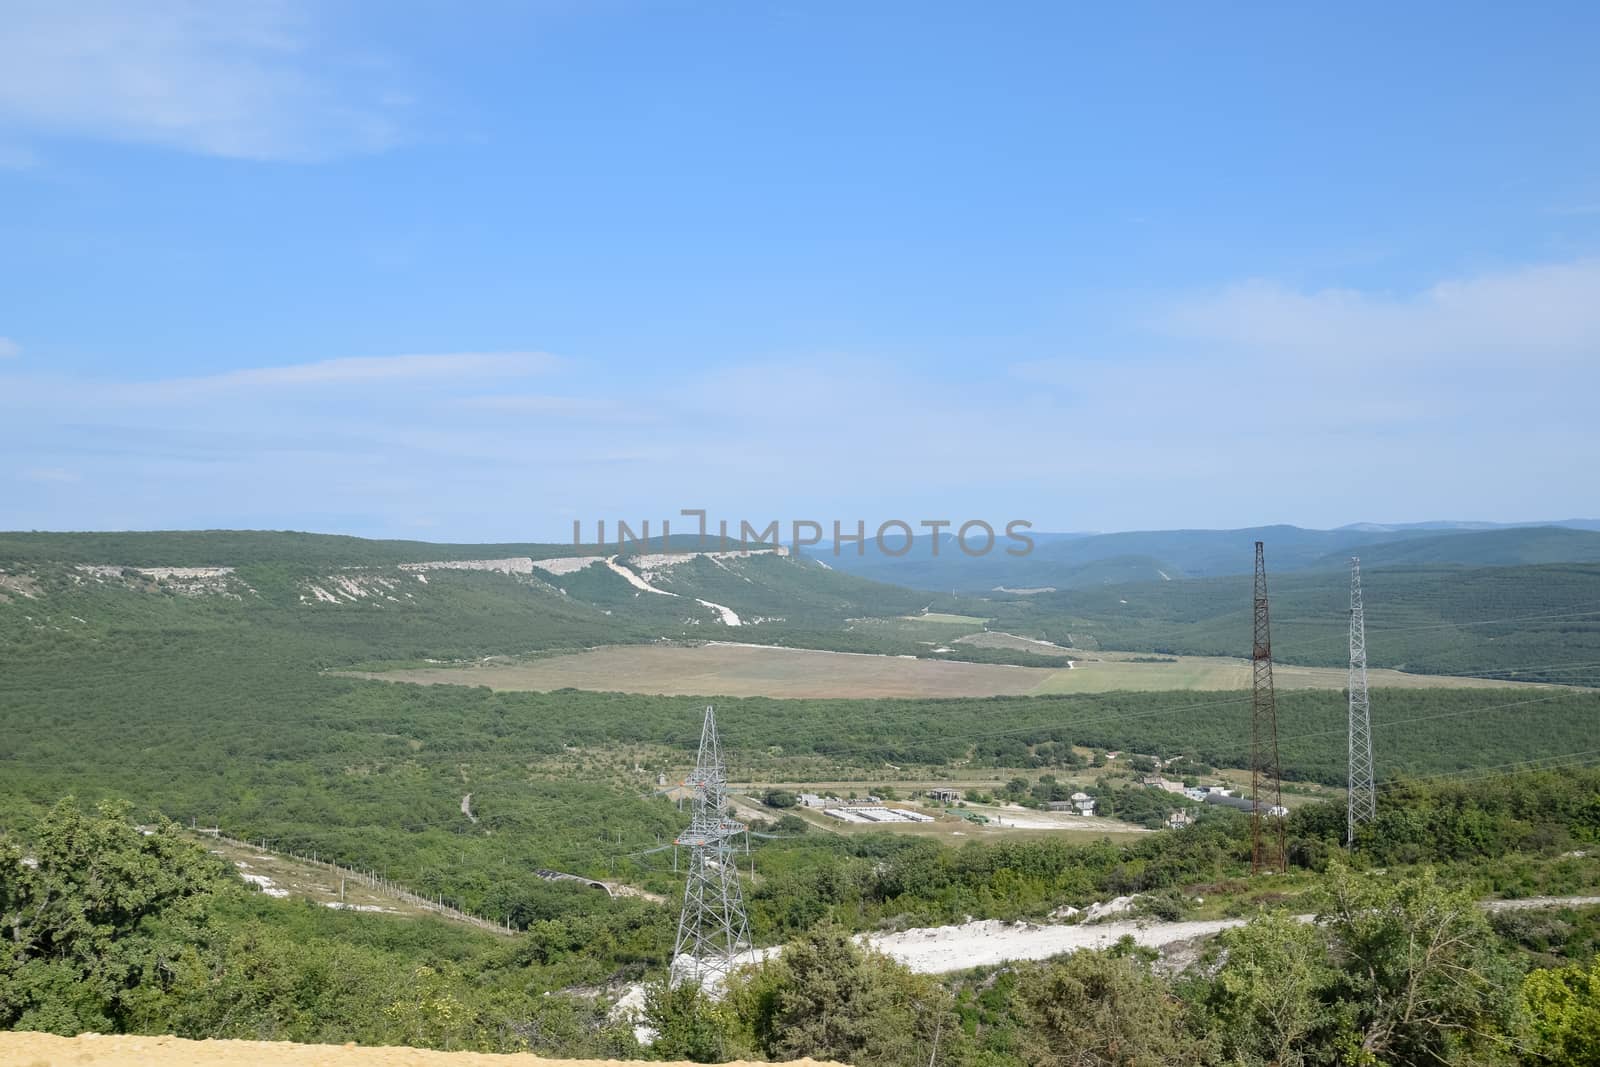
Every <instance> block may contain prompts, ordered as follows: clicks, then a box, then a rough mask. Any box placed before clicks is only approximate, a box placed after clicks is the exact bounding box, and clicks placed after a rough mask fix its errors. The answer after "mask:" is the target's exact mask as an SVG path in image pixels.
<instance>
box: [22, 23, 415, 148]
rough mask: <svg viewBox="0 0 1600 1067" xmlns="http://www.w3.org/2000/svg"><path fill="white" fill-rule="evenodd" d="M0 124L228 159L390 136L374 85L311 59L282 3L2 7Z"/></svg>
mask: <svg viewBox="0 0 1600 1067" xmlns="http://www.w3.org/2000/svg"><path fill="white" fill-rule="evenodd" d="M3 17H4V25H5V29H4V32H3V33H0V123H5V124H9V125H15V126H18V127H21V128H23V129H28V130H37V131H42V132H44V133H48V134H68V135H79V136H89V137H97V138H105V139H110V140H117V141H130V142H138V143H145V144H158V145H166V146H169V147H173V148H178V149H183V150H186V151H191V152H198V153H202V154H206V155H217V156H227V157H233V158H241V159H287V160H302V159H319V158H325V157H329V156H337V155H344V154H349V153H356V152H364V151H374V150H379V149H383V148H386V147H388V146H390V145H392V144H394V143H395V142H396V141H397V140H398V139H399V137H400V130H399V124H398V121H397V118H396V114H395V107H394V104H393V100H394V98H395V95H396V94H394V93H393V92H392V91H391V89H390V86H389V85H387V84H385V83H384V79H385V78H386V77H387V74H386V72H385V71H383V69H382V68H381V66H378V65H375V64H372V63H370V62H368V63H365V64H363V65H361V66H360V67H355V66H353V65H352V64H350V63H348V62H345V61H344V60H343V59H342V57H341V56H339V55H337V54H335V53H333V52H332V51H331V50H329V49H327V48H325V47H323V45H322V42H321V40H320V39H319V36H318V34H317V33H316V30H315V27H314V26H313V24H312V23H311V20H310V19H309V18H308V17H306V16H305V14H304V13H303V12H302V11H301V9H300V8H299V7H298V6H297V5H296V4H295V3H293V2H290V0H281V2H272V0H262V2H260V3H251V4H226V3H214V2H210V0H144V2H141V3H136V4H134V3H123V2H120V0H71V2H61V0H12V2H10V3H7V4H6V5H5V12H4V16H3Z"/></svg>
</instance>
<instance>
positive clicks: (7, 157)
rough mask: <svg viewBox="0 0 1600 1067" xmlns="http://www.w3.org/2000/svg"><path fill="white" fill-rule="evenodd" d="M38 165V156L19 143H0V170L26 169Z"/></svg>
mask: <svg viewBox="0 0 1600 1067" xmlns="http://www.w3.org/2000/svg"><path fill="white" fill-rule="evenodd" d="M38 165H39V157H38V155H36V154H35V153H34V152H33V151H32V150H31V149H28V148H23V147H22V146H21V145H14V144H0V170H28V169H30V168H32V167H36V166H38Z"/></svg>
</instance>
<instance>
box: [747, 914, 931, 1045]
mask: <svg viewBox="0 0 1600 1067" xmlns="http://www.w3.org/2000/svg"><path fill="white" fill-rule="evenodd" d="M728 1001H729V1004H730V1005H731V1010H733V1011H734V1012H735V1013H736V1014H737V1015H738V1016H739V1017H740V1018H741V1019H744V1020H746V1021H747V1024H748V1025H749V1026H750V1029H751V1036H752V1039H753V1043H754V1044H756V1045H758V1046H759V1047H760V1049H761V1051H762V1052H763V1053H765V1054H766V1055H767V1056H770V1057H772V1058H774V1059H794V1058H796V1057H800V1056H814V1057H817V1058H819V1059H836V1060H841V1061H843V1062H846V1063H853V1064H860V1065H862V1067H872V1065H875V1064H885V1065H887V1064H904V1063H917V1064H925V1063H929V1062H933V1063H936V1064H942V1063H953V1062H958V1059H957V1057H958V1055H959V1051H960V1048H961V1038H962V1035H961V1033H960V1028H959V1026H958V1024H957V1021H956V1017H955V1014H954V1012H953V1011H952V1010H951V1001H950V997H949V994H948V993H946V992H945V991H944V990H943V988H942V987H940V986H939V985H938V984H937V983H935V982H933V981H932V980H930V979H928V978H926V977H923V976H920V975H914V974H912V973H911V972H910V971H909V970H907V969H906V968H905V967H903V966H901V965H900V964H898V963H895V962H894V961H892V960H890V959H889V958H888V957H886V956H882V955H880V954H878V953H875V952H871V951H868V950H865V949H862V948H860V947H859V946H857V945H856V944H855V942H854V941H852V940H851V938H850V936H849V934H848V933H847V932H846V931H845V930H844V929H843V928H842V927H840V926H837V925H835V924H833V923H823V924H821V925H818V926H816V927H815V928H813V929H812V930H811V931H809V932H808V933H806V934H805V935H804V936H802V937H800V938H799V939H797V940H795V941H792V942H790V943H789V944H788V945H787V946H785V948H784V950H783V954H782V955H781V956H779V957H778V958H777V959H776V960H774V961H772V962H771V963H768V964H767V965H766V966H765V967H764V968H762V969H761V970H759V971H757V972H755V973H754V974H753V975H746V976H736V977H735V978H733V979H730V981H729V993H728Z"/></svg>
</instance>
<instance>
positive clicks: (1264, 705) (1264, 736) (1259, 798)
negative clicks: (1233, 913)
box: [1250, 541, 1289, 874]
mask: <svg viewBox="0 0 1600 1067" xmlns="http://www.w3.org/2000/svg"><path fill="white" fill-rule="evenodd" d="M1250 680H1251V700H1250V873H1252V874H1259V873H1260V872H1262V871H1276V872H1278V873H1280V874H1282V873H1285V872H1287V871H1288V869H1289V868H1288V848H1287V842H1286V841H1285V828H1284V822H1285V820H1284V819H1283V817H1282V812H1283V781H1282V779H1281V777H1280V775H1279V773H1278V701H1277V697H1276V696H1274V695H1273V692H1272V633H1271V627H1270V626H1269V625H1268V620H1267V564H1266V556H1265V554H1264V553H1263V551H1262V548H1261V542H1260V541H1257V542H1256V590H1255V640H1254V642H1253V643H1252V647H1251V650H1250ZM1263 804H1267V805H1270V806H1269V807H1268V808H1267V810H1266V811H1265V812H1263V811H1262V805H1263ZM1263 816H1265V818H1266V819H1269V820H1271V821H1270V823H1268V824H1265V825H1264V824H1263V822H1262V819H1263Z"/></svg>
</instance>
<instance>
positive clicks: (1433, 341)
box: [1152, 260, 1600, 362]
mask: <svg viewBox="0 0 1600 1067" xmlns="http://www.w3.org/2000/svg"><path fill="white" fill-rule="evenodd" d="M1152 325H1153V326H1154V327H1155V328H1156V329H1157V330H1159V331H1161V332H1163V333H1166V334H1168V335H1170V336H1172V337H1176V338H1182V339H1186V340H1190V341H1203V342H1216V343H1221V344H1225V345H1233V346H1238V347H1239V348H1240V349H1243V350H1274V351H1278V352H1282V353H1295V354H1298V355H1306V354H1322V355H1333V356H1337V357H1338V358H1339V359H1341V360H1347V361H1352V362H1367V361H1370V360H1373V359H1378V360H1383V361H1392V360H1396V359H1399V360H1404V361H1428V360H1433V359H1437V358H1438V357H1441V356H1450V357H1453V358H1455V359H1458V360H1460V359H1471V360H1473V361H1477V360H1479V359H1481V358H1483V357H1488V358H1489V359H1490V360H1494V359H1499V358H1505V357H1511V356H1515V357H1516V358H1517V359H1518V360H1519V361H1520V360H1527V359H1529V358H1530V357H1539V358H1543V359H1547V360H1548V359H1555V360H1565V359H1569V358H1573V357H1578V358H1585V359H1593V358H1594V356H1595V354H1596V352H1597V351H1600V260H1580V261H1577V262H1572V263H1559V264H1547V265H1540V266H1531V267H1525V268H1522V269H1519V270H1513V271H1506V272H1501V273H1495V274H1485V275H1481V276H1477V277H1471V278H1459V279H1451V280H1446V281H1441V282H1439V283H1437V284H1435V285H1432V286H1430V287H1428V288H1427V289H1424V290H1423V291H1421V292H1419V293H1416V294H1414V295H1409V296H1395V295H1389V294H1382V293H1367V292H1360V291H1356V290H1349V289H1323V290H1318V291H1314V292H1302V291H1300V290H1296V289H1291V288H1289V287H1287V286H1284V285H1281V284H1278V283H1276V282H1269V281H1251V282H1245V283H1242V284H1239V285H1233V286H1229V287H1227V288H1224V289H1221V290H1217V291H1214V292H1210V293H1203V294H1199V295H1196V296H1192V297H1189V298H1185V299H1183V300H1179V301H1177V302H1176V303H1175V304H1173V305H1172V306H1170V307H1168V308H1166V309H1164V310H1162V311H1161V312H1159V313H1158V314H1157V315H1156V316H1155V319H1154V322H1153V323H1152Z"/></svg>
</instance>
